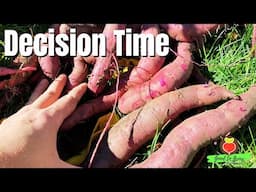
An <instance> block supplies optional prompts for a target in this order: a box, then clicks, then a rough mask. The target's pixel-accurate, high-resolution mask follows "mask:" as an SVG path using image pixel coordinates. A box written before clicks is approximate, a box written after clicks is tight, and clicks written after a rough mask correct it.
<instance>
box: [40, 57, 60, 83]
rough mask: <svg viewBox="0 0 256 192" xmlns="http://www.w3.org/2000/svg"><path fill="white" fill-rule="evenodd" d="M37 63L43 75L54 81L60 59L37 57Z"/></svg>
mask: <svg viewBox="0 0 256 192" xmlns="http://www.w3.org/2000/svg"><path fill="white" fill-rule="evenodd" d="M38 62H39V64H40V67H41V69H42V71H43V72H44V74H45V75H46V76H47V77H49V78H51V79H54V78H55V77H56V76H57V73H58V72H59V70H60V58H59V56H52V57H51V56H48V55H47V56H45V57H38Z"/></svg>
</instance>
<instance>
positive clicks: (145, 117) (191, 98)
mask: <svg viewBox="0 0 256 192" xmlns="http://www.w3.org/2000/svg"><path fill="white" fill-rule="evenodd" d="M234 97H235V95H234V94H233V93H231V92H229V91H228V90H226V89H224V88H223V87H220V86H216V85H213V84H211V85H208V84H200V85H193V86H189V87H185V88H182V89H178V90H176V91H172V92H169V93H166V94H164V95H162V96H160V97H158V98H155V99H154V100H152V101H150V102H149V103H147V104H146V105H145V106H144V107H141V108H140V109H137V110H135V111H133V112H132V113H130V114H128V115H127V116H125V117H123V118H122V119H121V120H119V121H118V122H117V124H115V125H114V127H112V128H111V129H110V130H109V131H108V132H107V134H105V136H104V138H103V141H102V143H101V145H100V146H99V148H98V152H97V153H96V156H95V159H94V162H93V164H92V166H93V167H118V166H121V165H122V164H123V163H124V162H126V161H127V160H128V159H129V157H131V155H133V154H134V152H135V151H136V150H137V149H138V148H139V147H141V146H142V145H143V144H144V143H145V142H147V141H148V140H149V139H151V138H153V136H154V134H155V132H156V130H157V129H161V127H162V126H163V125H164V124H165V123H166V122H167V121H168V120H173V119H175V118H176V117H177V116H178V115H179V114H180V113H182V112H184V111H186V110H189V109H191V108H196V107H199V106H204V105H208V104H211V103H214V102H217V101H219V100H222V99H228V98H234Z"/></svg>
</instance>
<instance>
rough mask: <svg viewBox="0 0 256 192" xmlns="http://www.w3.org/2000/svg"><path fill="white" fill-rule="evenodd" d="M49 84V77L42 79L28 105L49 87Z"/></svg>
mask: <svg viewBox="0 0 256 192" xmlns="http://www.w3.org/2000/svg"><path fill="white" fill-rule="evenodd" d="M48 85H49V81H48V80H47V79H42V80H41V81H40V82H39V83H38V85H37V86H36V88H35V89H34V91H33V93H32V94H31V96H30V98H29V100H28V102H27V103H26V105H29V104H31V103H33V102H34V101H35V100H36V99H37V98H38V97H39V96H40V95H41V94H42V93H43V92H44V91H45V90H46V89H47V87H48Z"/></svg>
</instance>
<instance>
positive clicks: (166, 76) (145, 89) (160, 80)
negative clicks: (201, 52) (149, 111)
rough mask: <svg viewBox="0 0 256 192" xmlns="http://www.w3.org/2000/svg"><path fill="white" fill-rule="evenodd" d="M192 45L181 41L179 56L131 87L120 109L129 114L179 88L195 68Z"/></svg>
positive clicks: (122, 99)
mask: <svg viewBox="0 0 256 192" xmlns="http://www.w3.org/2000/svg"><path fill="white" fill-rule="evenodd" d="M192 46H193V44H191V43H186V42H180V43H179V44H178V50H177V52H178V56H177V58H176V59H175V60H174V61H173V62H171V63H169V64H168V65H167V66H165V67H163V68H162V69H161V70H159V71H158V72H157V73H156V74H155V75H154V76H153V77H152V78H151V79H150V80H149V81H146V82H145V83H143V84H140V85H135V86H133V87H131V88H129V89H128V91H127V92H126V93H125V94H124V95H123V96H122V97H120V99H119V101H118V108H119V110H120V111H121V112H122V113H124V114H127V113H129V112H131V111H133V110H135V109H137V108H139V107H141V106H143V105H144V104H145V103H146V102H148V101H150V100H151V99H153V98H156V97H158V96H160V95H162V94H164V93H166V92H168V91H172V90H174V89H176V88H179V87H180V86H181V85H182V84H183V83H184V82H185V81H186V80H187V79H188V78H189V76H190V74H191V72H192V69H193V63H192V53H191V49H192Z"/></svg>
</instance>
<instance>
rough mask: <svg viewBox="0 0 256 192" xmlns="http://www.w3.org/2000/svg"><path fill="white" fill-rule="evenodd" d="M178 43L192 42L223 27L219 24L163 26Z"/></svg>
mask: <svg viewBox="0 0 256 192" xmlns="http://www.w3.org/2000/svg"><path fill="white" fill-rule="evenodd" d="M160 26H161V27H162V28H164V29H165V30H166V31H167V32H168V34H169V35H170V37H172V38H173V39H175V40H176V41H184V42H192V41H196V40H199V39H200V38H202V37H203V35H205V34H207V33H208V32H211V31H214V30H216V29H217V28H218V27H220V26H222V25H219V24H161V25H160Z"/></svg>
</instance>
